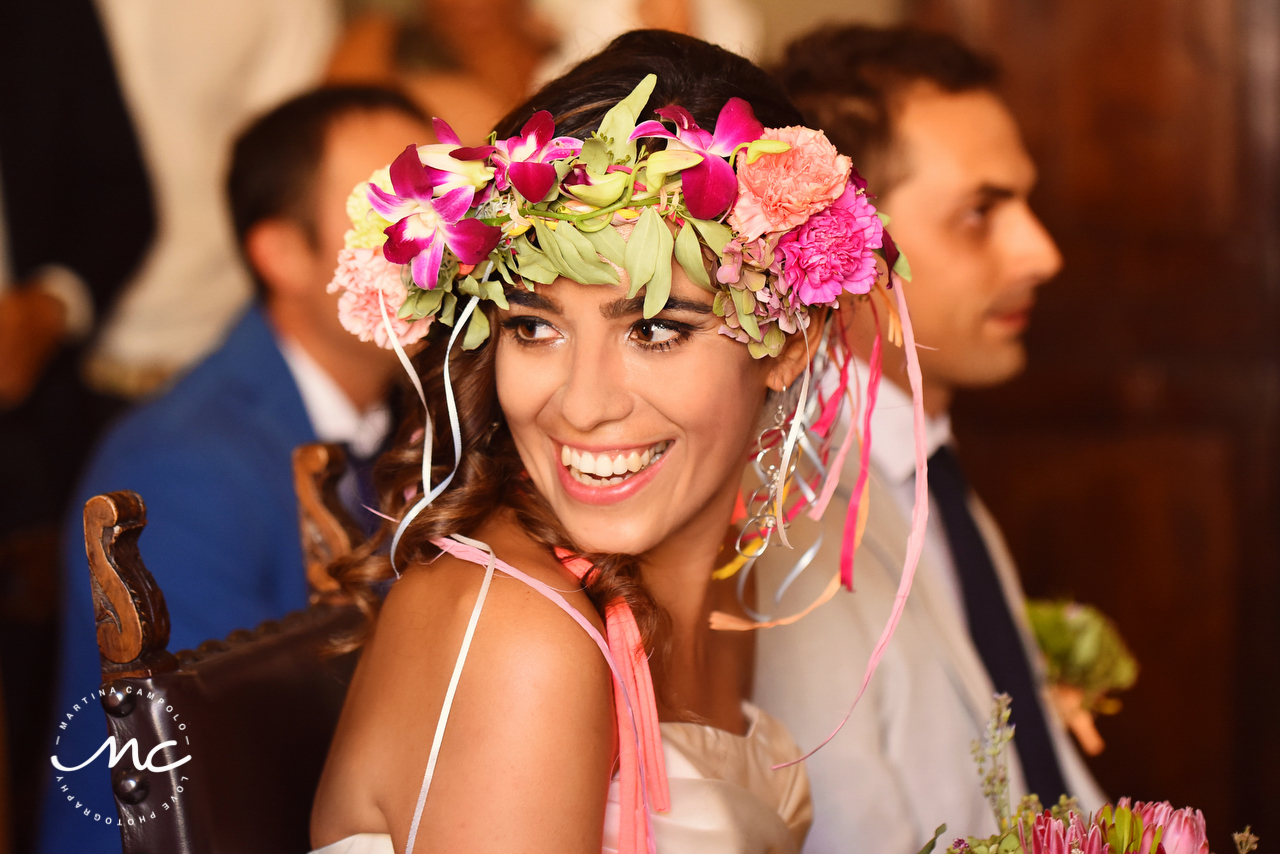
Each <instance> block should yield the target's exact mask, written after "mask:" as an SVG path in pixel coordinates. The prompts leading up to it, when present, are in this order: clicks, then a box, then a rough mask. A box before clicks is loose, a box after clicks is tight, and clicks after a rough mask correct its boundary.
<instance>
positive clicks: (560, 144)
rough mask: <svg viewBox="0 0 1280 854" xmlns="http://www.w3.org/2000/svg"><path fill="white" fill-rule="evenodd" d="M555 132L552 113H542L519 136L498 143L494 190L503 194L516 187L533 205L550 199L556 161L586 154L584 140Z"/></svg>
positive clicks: (554, 180) (535, 115) (494, 157)
mask: <svg viewBox="0 0 1280 854" xmlns="http://www.w3.org/2000/svg"><path fill="white" fill-rule="evenodd" d="M555 132H556V123H555V120H554V119H552V117H551V114H550V113H549V112H547V111H546V110H539V111H538V112H536V113H534V114H533V116H532V117H531V118H530V119H529V121H527V122H525V123H524V127H523V128H521V130H520V135H519V136H513V137H511V138H510V139H501V140H498V141H497V142H496V143H494V145H493V167H494V187H496V188H497V189H498V190H499V191H502V190H505V189H507V187H508V186H512V187H515V188H516V190H517V191H518V192H519V193H520V195H522V196H524V197H525V199H527V200H528V201H529V202H530V203H532V204H537V203H538V202H540V201H542V200H543V199H544V198H546V196H547V193H549V192H551V188H552V187H553V186H555V183H556V168H555V166H552V165H551V163H552V161H553V160H560V159H562V158H565V157H576V156H577V155H578V154H579V153H580V152H581V151H582V140H580V139H574V138H573V137H569V136H554V134H555Z"/></svg>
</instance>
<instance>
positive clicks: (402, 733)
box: [316, 530, 612, 843]
mask: <svg viewBox="0 0 1280 854" xmlns="http://www.w3.org/2000/svg"><path fill="white" fill-rule="evenodd" d="M484 533H485V534H487V535H490V537H491V539H492V540H493V541H494V550H495V552H496V553H497V555H498V557H499V558H500V559H502V560H503V561H504V562H507V563H510V564H511V565H512V566H513V567H515V568H518V569H519V570H521V571H522V572H524V573H526V574H528V575H529V576H531V577H533V578H535V579H537V580H539V581H541V582H543V583H545V584H546V585H548V586H549V587H551V588H553V589H555V590H557V591H558V592H560V594H561V595H562V596H563V597H564V599H565V600H566V601H567V602H568V603H569V604H570V606H571V607H573V608H574V609H576V610H577V611H578V612H579V613H581V614H583V616H585V617H586V618H587V619H588V620H590V621H591V622H592V623H594V624H595V625H596V626H597V627H598V628H600V627H601V623H600V619H599V615H598V614H597V613H596V611H595V608H594V607H593V606H592V604H591V601H590V600H589V599H588V598H587V596H586V594H585V593H584V592H583V591H582V590H581V588H580V585H579V583H578V581H577V579H576V578H574V577H573V575H572V574H571V573H569V572H568V571H567V570H565V569H564V568H563V567H562V566H561V565H560V564H559V562H558V561H556V560H555V558H554V556H552V555H550V554H547V553H546V552H545V550H540V549H537V548H521V547H520V545H521V544H520V542H519V540H518V539H517V538H512V537H509V536H504V532H502V531H501V530H498V531H493V532H491V531H485V532H484ZM513 540H514V542H513ZM483 577H484V567H483V566H482V565H478V564H475V563H471V562H469V561H466V560H462V559H459V558H456V557H454V556H452V555H449V554H444V555H441V556H440V557H439V558H437V559H436V560H434V561H432V562H431V563H430V564H425V565H419V566H414V567H411V568H409V569H408V570H407V571H406V572H405V573H404V575H403V576H402V577H401V578H400V579H399V580H398V581H397V582H396V583H395V585H394V586H393V587H392V589H391V592H390V593H389V594H388V596H387V599H386V602H385V604H384V606H383V608H382V611H381V613H380V615H379V617H378V620H377V623H376V625H375V627H374V631H373V634H372V636H371V638H370V640H369V643H368V644H367V645H366V647H365V649H364V651H363V653H362V655H361V662H360V666H359V668H358V670H357V673H356V676H355V678H354V680H353V682H352V686H351V691H350V694H349V696H348V701H347V707H346V709H344V713H343V721H342V723H341V725H340V728H339V733H338V735H337V737H335V740H334V746H333V750H332V753H331V757H330V765H331V766H332V768H330V769H327V770H326V778H328V777H330V776H331V775H330V771H332V772H333V774H332V776H335V777H336V776H343V777H345V778H346V782H345V783H343V784H341V788H344V789H348V791H346V792H344V793H343V797H345V798H355V799H356V802H360V801H364V802H365V803H367V804H376V810H377V812H378V813H380V814H381V815H382V816H383V817H384V818H385V821H386V823H387V825H388V827H389V829H390V831H391V832H392V833H393V836H394V835H395V830H396V828H397V827H407V826H408V821H409V819H410V818H411V814H412V808H413V805H414V802H415V800H416V797H417V793H418V787H419V785H420V784H421V781H422V772H423V769H424V768H425V766H426V762H427V757H428V754H429V751H430V745H431V741H432V738H433V736H434V733H435V729H436V723H437V721H438V719H439V714H440V709H441V706H442V703H443V700H444V696H445V692H446V689H447V687H448V684H449V679H450V676H451V675H452V672H453V669H454V665H455V662H456V661H457V659H458V654H459V651H460V648H461V645H462V641H463V636H464V634H465V632H466V627H467V624H468V622H469V620H470V618H471V614H472V611H473V609H474V606H475V603H476V598H477V596H478V594H479V592H480V586H481V582H482V580H483ZM611 708H612V693H611V681H610V677H609V670H608V665H607V663H606V662H605V661H604V658H603V656H602V655H601V654H600V651H599V649H598V648H597V647H596V644H595V643H594V641H593V640H592V639H591V638H590V637H589V636H588V635H587V633H586V632H585V631H583V629H582V627H581V626H579V625H578V624H577V622H575V621H574V620H573V619H571V618H570V616H569V615H568V614H565V613H564V612H563V611H562V610H561V609H560V608H559V607H557V606H556V605H555V604H554V603H552V602H551V601H549V600H548V599H547V598H546V597H545V596H543V595H542V594H541V593H539V592H538V591H536V590H534V589H533V588H531V587H530V586H529V585H527V584H525V583H524V582H522V581H519V580H517V579H515V578H513V577H511V576H510V575H508V574H506V573H504V572H501V571H498V572H497V573H495V575H494V578H493V582H492V584H491V586H490V589H489V592H488V596H487V599H486V601H485V603H484V606H483V610H482V611H481V614H480V617H479V619H478V621H477V624H476V629H475V634H474V637H473V640H472V644H471V648H470V651H469V653H468V656H467V659H466V663H465V670H464V673H463V677H462V679H461V680H460V682H459V685H458V689H457V694H456V696H455V700H454V705H453V710H452V711H451V713H450V717H449V724H448V727H449V729H448V733H449V736H448V738H447V739H446V740H445V742H444V747H443V748H442V750H441V755H440V759H439V763H440V764H439V769H440V772H441V773H449V774H450V776H451V780H452V782H451V785H450V789H451V791H458V790H468V789H469V788H470V787H469V786H468V785H467V783H466V782H465V781H467V780H471V781H473V784H474V786H476V787H477V789H483V788H486V787H488V788H490V789H492V788H493V787H494V786H512V785H516V783H517V781H519V780H520V779H521V772H520V768H522V767H526V766H527V767H529V768H530V772H531V773H532V770H531V769H532V766H533V765H536V764H537V763H541V762H544V761H552V762H554V761H556V759H555V757H556V756H559V757H560V759H559V761H563V755H562V752H563V751H568V752H573V751H575V750H579V751H580V750H585V751H586V752H587V755H588V757H590V758H588V759H587V760H586V761H587V764H588V765H590V764H591V762H592V761H596V762H597V764H599V765H600V768H602V769H604V770H603V771H602V773H605V774H606V775H607V767H608V763H609V762H610V761H611V754H610V751H611V744H612V742H611V739H612V731H611V720H612V719H611ZM584 724H585V728H583V727H584ZM502 757H505V759H504V758H502ZM476 763H481V764H476ZM485 763H488V764H485ZM501 767H505V768H507V772H508V773H509V774H510V775H512V776H510V778H509V779H508V780H506V781H498V780H494V779H481V778H484V777H485V776H486V774H485V772H484V771H483V770H482V769H483V768H490V769H497V768H501ZM342 769H345V773H344V771H343V770H342ZM543 770H544V771H545V767H544V768H543ZM350 775H357V776H356V778H355V779H352V778H351V776H350ZM606 779H607V776H606ZM597 782H598V781H597ZM351 784H355V785H354V788H356V789H358V790H360V791H357V792H353V791H350V790H349V788H350V786H351ZM323 791H324V788H323V787H322V794H323ZM334 794H335V796H336V795H337V793H336V792H335V793H334ZM511 794H512V796H513V797H517V796H519V792H518V791H513V792H512V793H511ZM453 797H454V796H453V795H449V796H445V795H441V796H439V797H437V796H436V795H435V794H433V795H432V798H433V799H435V801H436V802H437V803H439V802H441V801H445V802H448V801H451V800H453ZM330 800H331V801H336V800H337V798H336V797H335V798H331V799H330ZM319 806H320V801H319V800H318V801H317V808H319ZM369 829H373V830H377V829H379V828H369ZM339 830H342V832H344V833H346V832H360V831H358V830H348V829H345V828H341V829H340V828H334V833H337V832H338V831H339ZM335 838H341V836H335ZM316 842H317V843H319V842H320V840H318V839H317V840H316Z"/></svg>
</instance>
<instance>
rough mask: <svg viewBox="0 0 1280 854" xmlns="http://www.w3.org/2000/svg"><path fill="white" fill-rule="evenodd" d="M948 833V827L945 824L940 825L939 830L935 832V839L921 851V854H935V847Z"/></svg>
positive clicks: (927, 843)
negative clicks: (940, 838) (939, 839)
mask: <svg viewBox="0 0 1280 854" xmlns="http://www.w3.org/2000/svg"><path fill="white" fill-rule="evenodd" d="M946 832H947V826H946V825H945V824H940V825H938V829H937V830H935V831H934V832H933V838H932V839H930V840H929V841H928V842H926V843H925V844H924V847H923V848H921V849H920V852H919V854H933V849H934V846H936V845H937V844H938V838H939V837H941V836H942V834H944V833H946Z"/></svg>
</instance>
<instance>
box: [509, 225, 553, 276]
mask: <svg viewBox="0 0 1280 854" xmlns="http://www.w3.org/2000/svg"><path fill="white" fill-rule="evenodd" d="M515 247H516V259H517V270H518V271H519V273H520V277H521V278H522V279H524V280H525V282H526V283H528V282H537V283H538V284H540V285H549V284H551V283H552V282H554V281H555V280H556V277H557V276H559V275H560V274H559V273H558V272H556V269H555V267H554V266H553V265H552V263H551V261H550V260H549V259H548V258H547V256H546V253H544V252H542V251H541V250H539V249H538V248H537V247H536V246H534V245H533V244H532V243H530V242H529V238H528V236H527V235H524V234H522V235H520V236H519V237H517V238H516V241H515Z"/></svg>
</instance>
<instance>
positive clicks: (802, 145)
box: [729, 127, 853, 239]
mask: <svg viewBox="0 0 1280 854" xmlns="http://www.w3.org/2000/svg"><path fill="white" fill-rule="evenodd" d="M763 138H764V139H776V140H781V141H782V142H786V143H790V145H791V149H790V150H789V151H784V152H782V153H781V154H766V155H763V156H761V157H760V158H759V159H758V160H756V162H755V163H747V157H746V154H745V152H744V153H743V154H739V155H738V158H739V160H738V201H737V202H736V203H735V204H734V206H733V212H732V213H730V214H729V225H731V226H733V229H734V230H735V231H737V232H738V233H739V234H742V235H744V236H745V237H746V238H747V239H752V238H756V237H759V236H760V235H762V234H767V233H769V232H776V231H786V230H787V229H790V228H795V227H796V226H797V225H800V224H801V223H802V222H804V221H805V220H806V219H808V218H809V217H811V216H813V215H814V214H816V213H818V212H819V211H821V210H823V209H825V208H826V207H827V206H828V205H830V204H831V203H832V202H834V201H835V200H836V199H838V198H840V196H841V194H842V193H844V190H845V185H846V184H847V183H848V181H849V175H850V173H851V171H852V170H853V164H852V163H851V162H850V160H849V158H848V157H845V156H844V155H843V154H841V153H840V152H838V151H836V148H835V146H834V145H832V144H831V143H830V141H828V140H827V137H826V134H824V133H823V132H822V131H820V130H812V129H810V128H803V127H787V128H767V129H765V131H764V136H763Z"/></svg>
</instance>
